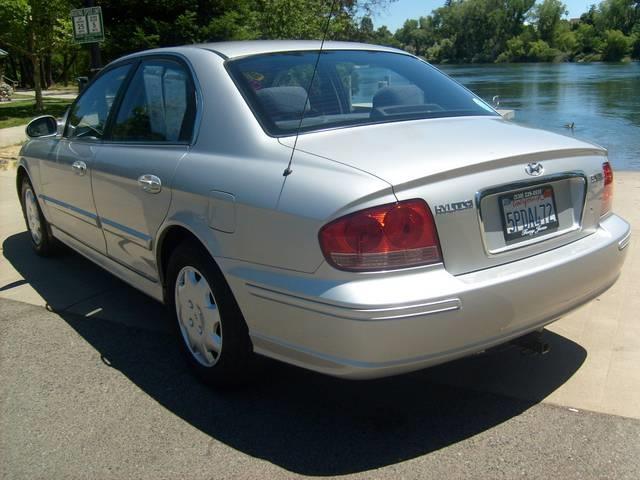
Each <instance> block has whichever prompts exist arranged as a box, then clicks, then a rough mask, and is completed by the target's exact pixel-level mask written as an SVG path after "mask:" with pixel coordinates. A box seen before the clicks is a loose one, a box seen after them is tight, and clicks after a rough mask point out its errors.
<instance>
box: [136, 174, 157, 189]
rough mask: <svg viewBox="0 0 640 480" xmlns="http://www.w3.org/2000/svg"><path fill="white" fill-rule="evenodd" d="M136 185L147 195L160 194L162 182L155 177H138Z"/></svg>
mask: <svg viewBox="0 0 640 480" xmlns="http://www.w3.org/2000/svg"><path fill="white" fill-rule="evenodd" d="M138 185H140V186H141V187H142V190H144V191H145V192H147V193H160V190H162V182H161V181H160V179H159V178H158V177H156V176H155V175H149V174H146V175H141V176H140V177H138Z"/></svg>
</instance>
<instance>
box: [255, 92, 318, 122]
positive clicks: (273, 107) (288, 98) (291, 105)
mask: <svg viewBox="0 0 640 480" xmlns="http://www.w3.org/2000/svg"><path fill="white" fill-rule="evenodd" d="M256 95H257V96H258V99H259V100H260V103H262V106H263V107H264V108H265V110H266V111H267V113H268V114H269V116H270V117H275V118H277V117H282V116H285V117H291V116H292V115H297V114H300V113H302V110H303V105H304V111H305V112H306V111H308V110H309V109H310V107H309V102H308V101H307V91H306V90H305V89H304V88H302V87H298V86H292V87H270V88H263V89H260V90H258V91H256Z"/></svg>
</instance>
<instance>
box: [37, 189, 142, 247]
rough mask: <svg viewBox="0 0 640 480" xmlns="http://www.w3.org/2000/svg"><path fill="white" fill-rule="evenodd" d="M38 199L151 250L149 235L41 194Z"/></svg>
mask: <svg viewBox="0 0 640 480" xmlns="http://www.w3.org/2000/svg"><path fill="white" fill-rule="evenodd" d="M40 198H41V199H42V200H44V201H45V202H47V203H49V204H51V205H52V206H54V207H62V208H64V209H65V210H68V211H69V212H74V213H77V214H80V215H82V216H83V217H87V218H90V219H91V220H93V222H88V223H91V224H92V225H95V226H96V227H98V228H100V225H101V224H102V227H103V228H104V227H105V226H107V225H108V226H109V227H112V228H104V229H105V230H107V231H108V232H110V233H113V234H114V235H118V236H119V237H121V238H124V239H126V240H131V241H132V242H135V243H137V244H139V245H142V246H143V247H144V248H146V249H147V250H151V240H152V238H151V237H150V236H149V235H145V234H144V233H142V232H139V231H137V230H134V229H133V228H129V227H127V226H126V225H122V224H120V223H118V222H114V221H113V220H109V219H108V218H102V217H98V216H97V215H96V214H94V213H91V212H88V211H86V210H83V209H82V208H78V207H76V206H74V205H71V204H69V203H66V202H63V201H61V200H56V199H55V198H52V197H49V196H47V195H42V194H41V195H40ZM67 213H68V212H67ZM74 216H75V215H74ZM81 220H85V219H84V218H81ZM85 221H86V220H85Z"/></svg>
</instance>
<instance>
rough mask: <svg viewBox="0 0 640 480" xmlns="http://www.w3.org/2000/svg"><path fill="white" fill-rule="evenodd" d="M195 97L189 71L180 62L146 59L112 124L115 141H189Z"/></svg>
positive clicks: (112, 136)
mask: <svg viewBox="0 0 640 480" xmlns="http://www.w3.org/2000/svg"><path fill="white" fill-rule="evenodd" d="M194 107H195V105H194V96H193V90H192V88H191V83H190V77H189V73H188V72H187V71H186V70H185V68H184V67H182V66H181V65H180V64H178V63H177V62H172V61H169V60H153V61H146V62H143V63H142V64H141V65H140V67H139V68H138V71H137V72H136V74H135V76H134V77H133V79H132V80H131V83H130V85H129V88H128V89H127V92H126V94H125V96H124V99H123V101H122V106H121V107H120V110H119V111H118V115H117V117H116V120H115V123H114V125H113V129H112V133H111V138H112V140H115V141H137V142H148V141H151V142H187V141H189V140H190V139H191V132H192V128H193V113H194Z"/></svg>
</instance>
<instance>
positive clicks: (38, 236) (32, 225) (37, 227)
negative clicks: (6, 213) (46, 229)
mask: <svg viewBox="0 0 640 480" xmlns="http://www.w3.org/2000/svg"><path fill="white" fill-rule="evenodd" d="M24 205H25V210H26V214H27V225H28V226H29V233H30V234H31V238H32V239H33V242H34V243H35V244H36V245H40V242H42V224H41V223H40V214H39V212H38V204H37V203H36V196H35V195H34V194H33V190H31V188H27V189H26V191H25V194H24Z"/></svg>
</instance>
